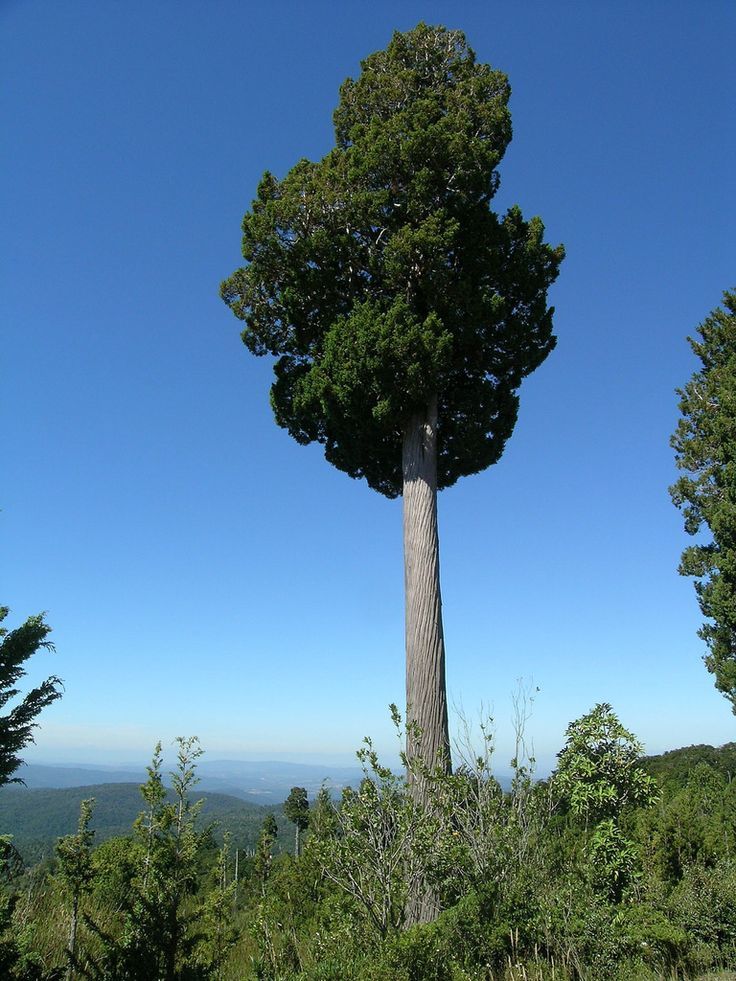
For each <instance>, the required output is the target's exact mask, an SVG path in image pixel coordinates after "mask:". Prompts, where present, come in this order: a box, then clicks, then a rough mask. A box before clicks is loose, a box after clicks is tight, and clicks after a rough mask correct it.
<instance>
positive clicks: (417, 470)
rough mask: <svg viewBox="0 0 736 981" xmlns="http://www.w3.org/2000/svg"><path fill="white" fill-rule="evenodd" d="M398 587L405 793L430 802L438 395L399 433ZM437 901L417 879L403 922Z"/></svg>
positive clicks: (436, 737) (440, 653)
mask: <svg viewBox="0 0 736 981" xmlns="http://www.w3.org/2000/svg"><path fill="white" fill-rule="evenodd" d="M402 464H403V476H404V488H403V496H404V587H405V597H406V722H407V730H406V755H407V759H408V762H409V773H408V781H409V790H410V793H411V794H412V796H413V797H414V799H415V800H416V801H417V802H418V803H420V804H423V805H424V806H430V807H431V800H430V799H429V798H430V792H429V787H428V786H427V783H426V781H425V780H424V779H423V778H422V776H421V773H419V774H417V773H414V772H412V768H411V764H412V763H413V762H415V761H417V760H420V761H421V765H422V766H426V767H428V768H429V769H430V770H432V769H434V768H435V767H440V768H441V769H443V770H444V771H445V772H446V773H449V772H450V736H449V729H448V724H447V691H446V685H445V639H444V633H443V630H442V598H441V595H440V554H439V536H438V531H437V399H436V397H435V398H433V399H431V401H430V403H429V405H428V406H427V410H426V412H424V413H421V414H417V415H415V416H413V417H412V418H411V420H410V421H409V424H408V426H407V427H406V429H405V431H404V441H403V453H402ZM439 910H440V908H439V902H438V898H437V896H436V895H435V893H434V890H433V889H432V888H431V887H429V885H428V884H427V883H423V882H419V883H417V884H416V886H415V887H414V888H413V889H412V890H411V894H410V895H409V897H408V901H407V905H406V911H405V922H406V925H407V926H412V925H414V924H416V923H430V922H431V921H432V920H434V919H435V918H436V917H437V915H438V913H439Z"/></svg>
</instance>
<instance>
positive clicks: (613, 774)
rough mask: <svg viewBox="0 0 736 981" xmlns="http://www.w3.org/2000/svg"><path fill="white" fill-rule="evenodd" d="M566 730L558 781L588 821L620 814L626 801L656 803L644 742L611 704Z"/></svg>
mask: <svg viewBox="0 0 736 981" xmlns="http://www.w3.org/2000/svg"><path fill="white" fill-rule="evenodd" d="M565 736H566V743H565V746H564V748H563V749H562V750H561V751H560V752H559V753H558V754H557V770H556V771H555V774H554V776H553V782H554V786H555V788H556V791H557V793H558V794H560V795H561V797H562V798H563V799H564V800H565V801H566V802H567V804H568V805H569V807H570V810H571V812H572V813H573V814H574V815H575V817H576V818H579V819H580V820H581V821H582V823H583V824H585V826H586V827H587V826H588V825H589V824H590V823H596V822H598V821H602V820H605V819H609V818H617V817H618V816H619V815H620V814H621V811H622V810H623V808H624V807H625V806H627V805H632V804H633V805H636V806H647V805H649V804H651V803H654V801H655V800H656V798H657V789H656V784H655V782H654V780H653V779H652V777H650V776H649V775H648V774H647V773H645V771H644V770H643V768H642V767H641V764H640V760H641V753H642V748H641V744H640V743H639V741H638V740H637V739H636V738H635V737H634V736H633V735H632V734H631V733H630V732H629V731H628V730H627V729H625V728H624V727H623V726H622V725H621V723H620V722H619V720H618V718H617V717H616V715H615V713H614V712H613V709H612V708H611V706H610V705H608V704H606V703H602V704H599V705H596V706H595V707H594V708H593V709H591V711H590V712H588V713H587V714H586V715H584V716H581V718H579V719H577V720H576V721H575V722H571V723H570V725H569V726H568V727H567V731H566V733H565Z"/></svg>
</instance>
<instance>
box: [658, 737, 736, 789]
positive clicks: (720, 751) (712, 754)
mask: <svg viewBox="0 0 736 981" xmlns="http://www.w3.org/2000/svg"><path fill="white" fill-rule="evenodd" d="M643 762H644V767H645V768H646V770H647V772H648V773H651V775H652V776H653V777H656V778H657V779H658V780H659V781H660V783H665V784H667V785H668V786H677V787H684V786H685V785H686V784H687V782H688V779H689V777H690V774H691V772H692V771H693V769H694V768H695V767H696V766H698V765H699V764H701V763H705V764H707V765H708V766H709V767H711V768H712V769H714V770H716V771H718V772H719V773H720V774H722V775H723V776H724V777H725V778H726V779H727V780H731V779H732V778H734V777H736V743H726V744H725V745H723V746H708V745H705V744H700V745H697V746H684V747H683V748H682V749H672V750H670V751H669V752H667V753H661V754H660V755H659V756H647V757H645V759H644V761H643Z"/></svg>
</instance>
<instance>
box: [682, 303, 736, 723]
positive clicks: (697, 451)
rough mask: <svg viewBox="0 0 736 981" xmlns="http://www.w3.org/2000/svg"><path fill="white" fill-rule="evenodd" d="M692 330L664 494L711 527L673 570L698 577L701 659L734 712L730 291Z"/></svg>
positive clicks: (735, 501) (735, 306)
mask: <svg viewBox="0 0 736 981" xmlns="http://www.w3.org/2000/svg"><path fill="white" fill-rule="evenodd" d="M698 334H699V335H700V338H699V339H693V338H688V340H689V342H690V346H691V347H692V349H693V351H694V352H695V354H696V355H697V356H698V357H699V358H700V361H701V364H702V367H701V368H700V370H699V371H696V372H695V373H694V374H693V376H692V378H691V379H690V381H689V382H688V383H687V385H685V387H684V388H683V389H678V395H679V396H680V404H679V408H680V412H681V414H682V418H681V419H680V421H679V423H678V426H677V429H676V431H675V433H674V435H673V437H672V440H671V443H672V447H673V449H674V450H675V454H676V462H677V466H678V467H679V469H680V470H684V471H686V474H685V475H684V476H682V477H680V479H679V480H678V481H676V483H674V484H673V485H672V487H671V488H670V494H671V495H672V500H673V502H674V503H675V505H676V506H677V507H678V508H681V509H682V512H683V515H684V518H685V530H686V531H687V532H688V534H690V535H697V534H698V533H699V532H701V531H702V529H703V526H705V527H706V528H707V529H708V531H709V532H710V540H708V541H699V542H698V543H697V544H695V545H691V546H689V547H688V548H686V549H685V550H684V552H683V553H682V560H681V562H680V568H679V571H680V573H681V575H684V576H694V577H695V578H696V580H697V581H696V583H695V591H696V592H697V595H698V602H699V603H700V609H701V611H702V613H703V616H704V617H705V618H706V622H705V623H704V624H703V626H702V627H701V628H700V630H699V631H698V635H699V636H700V637H701V638H702V639H703V640H704V641H705V642H706V644H707V645H708V650H709V652H708V654H707V655H706V656H705V663H706V666H707V668H708V670H709V671H710V672H711V673H712V674H713V675H715V685H716V688H717V689H718V690H719V691H721V692H723V694H724V695H725V696H726V698H727V699H729V701H730V702H731V703H732V707H733V711H734V713H736V291H731V292H729V291H726V292H725V293H724V294H723V309H721V308H720V307H718V308H716V309H715V310H714V311H713V312H712V313H711V314H710V315H709V316H708V317H707V318H706V319H705V321H704V322H703V323H702V324H701V325H700V327H698Z"/></svg>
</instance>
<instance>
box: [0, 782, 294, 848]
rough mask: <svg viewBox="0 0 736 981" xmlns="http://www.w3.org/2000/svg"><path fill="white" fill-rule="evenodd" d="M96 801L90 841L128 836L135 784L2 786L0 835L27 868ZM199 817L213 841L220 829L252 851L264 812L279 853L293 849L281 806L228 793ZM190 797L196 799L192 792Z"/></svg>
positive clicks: (210, 799)
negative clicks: (84, 804)
mask: <svg viewBox="0 0 736 981" xmlns="http://www.w3.org/2000/svg"><path fill="white" fill-rule="evenodd" d="M88 797H94V798H95V802H96V803H95V809H94V815H93V817H92V821H91V824H90V827H92V828H93V829H94V831H95V843H97V844H99V842H101V841H105V840H106V839H107V838H112V837H115V836H117V835H126V834H130V832H131V830H132V827H133V822H134V821H135V819H136V818H137V817H138V815H139V814H140V813H141V811H142V810H143V808H144V803H143V800H142V798H141V792H140V784H139V783H106V784H92V785H90V786H86V787H66V788H62V789H56V790H48V789H32V790H29V789H26V788H24V787H4V788H2V789H1V790H0V833H3V834H10V835H12V836H13V843H14V844H15V846H16V848H17V849H18V850H19V851H20V853H21V855H22V856H23V858H24V860H25V862H26V864H27V865H33V864H35V863H36V862H38V861H41V860H42V859H44V858H47V857H49V856H51V855H53V853H54V846H55V844H56V840H57V838H59V837H61V836H62V835H68V834H73V833H74V832H75V831H76V829H77V822H78V820H79V805H80V802H81V801H82V800H84V799H86V798H88ZM201 797H202V799H203V800H204V805H203V807H202V813H201V822H200V824H201V826H202V827H206V826H207V825H209V824H212V823H215V829H214V833H215V837H216V838H217V839H220V838H221V837H222V833H223V832H224V831H230V832H231V833H232V836H233V846H234V847H237V848H246V849H252V848H254V847H255V845H256V842H257V840H258V833H259V831H260V828H261V825H262V824H263V819H264V817H265V816H266V814H268V813H269V812H271V813H273V814H274V815H275V817H276V822H277V824H278V827H279V843H280V844H281V847H282V848H283V849H285V850H286V849H288V847H290V846H293V837H294V826H293V825H292V824H289V822H288V821H286V819H285V818H284V816H283V812H282V810H281V808H280V807H264V806H262V805H260V804H251V803H249V802H247V801H242V800H238V798H237V797H231V796H229V795H228V794H217V793H207V794H202V795H201ZM193 799H194V800H197V799H199V795H197V794H196V791H195V793H194V795H193Z"/></svg>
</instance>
